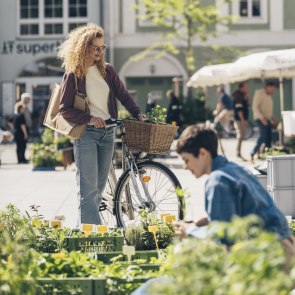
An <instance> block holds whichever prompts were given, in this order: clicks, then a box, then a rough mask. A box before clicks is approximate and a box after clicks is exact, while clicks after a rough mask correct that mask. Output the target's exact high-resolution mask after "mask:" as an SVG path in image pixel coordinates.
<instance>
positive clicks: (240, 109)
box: [232, 82, 249, 160]
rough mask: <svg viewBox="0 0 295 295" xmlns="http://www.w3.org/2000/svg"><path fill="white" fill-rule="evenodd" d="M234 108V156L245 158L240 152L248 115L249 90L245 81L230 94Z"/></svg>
mask: <svg viewBox="0 0 295 295" xmlns="http://www.w3.org/2000/svg"><path fill="white" fill-rule="evenodd" d="M232 97H233V108H234V120H235V121H234V126H235V129H236V131H237V140H238V142H237V148H236V156H237V157H238V158H241V159H242V160H245V158H244V157H243V156H242V154H241V148H242V142H243V140H244V138H245V135H246V131H247V125H248V116H249V90H248V85H247V83H246V82H241V83H239V85H238V89H237V90H236V91H235V92H234V93H233V94H232Z"/></svg>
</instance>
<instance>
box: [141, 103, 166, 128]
mask: <svg viewBox="0 0 295 295" xmlns="http://www.w3.org/2000/svg"><path fill="white" fill-rule="evenodd" d="M166 117H167V109H166V108H162V107H160V106H159V105H156V106H155V107H153V108H152V110H151V111H150V112H147V113H146V118H147V119H148V120H149V121H150V122H151V123H156V124H158V123H165V122H166Z"/></svg>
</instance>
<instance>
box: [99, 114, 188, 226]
mask: <svg viewBox="0 0 295 295" xmlns="http://www.w3.org/2000/svg"><path fill="white" fill-rule="evenodd" d="M106 123H107V125H108V127H109V126H114V127H117V126H118V127H119V128H120V133H121V138H122V169H123V172H122V174H121V176H120V177H119V179H117V177H116V173H115V168H114V165H111V169H110V172H109V177H108V181H107V184H106V188H105V190H104V193H103V200H102V202H101V205H100V207H99V212H100V217H101V221H102V224H107V225H108V226H109V227H112V226H114V227H116V226H119V227H126V226H128V225H129V224H131V223H138V222H139V221H140V211H141V210H146V211H147V212H149V213H150V212H155V213H157V214H162V213H167V214H170V215H174V216H175V217H176V219H183V215H184V201H183V198H182V197H179V196H178V195H177V193H176V189H177V188H180V189H181V184H180V182H179V180H178V179H177V177H176V176H175V174H174V173H173V172H172V171H171V170H170V169H169V168H168V167H167V166H165V165H164V164H162V163H159V162H154V161H150V160H144V159H142V153H141V152H131V151H130V150H129V149H128V146H127V144H126V138H125V128H124V125H123V123H122V120H121V119H109V120H107V121H106ZM115 221H116V222H115Z"/></svg>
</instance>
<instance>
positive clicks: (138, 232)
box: [125, 210, 175, 250]
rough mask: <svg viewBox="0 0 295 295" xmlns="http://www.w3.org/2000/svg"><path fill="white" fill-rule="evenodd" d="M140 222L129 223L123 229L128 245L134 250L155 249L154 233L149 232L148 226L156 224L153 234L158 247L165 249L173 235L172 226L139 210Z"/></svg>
mask: <svg viewBox="0 0 295 295" xmlns="http://www.w3.org/2000/svg"><path fill="white" fill-rule="evenodd" d="M140 215H141V222H140V224H134V225H129V226H128V227H127V228H126V230H125V239H126V242H127V244H128V245H131V246H135V249H136V250H156V242H155V238H154V235H153V234H152V233H151V232H149V230H148V228H149V226H157V228H158V231H157V232H156V234H155V237H156V239H157V244H158V247H159V249H165V248H166V247H167V246H169V245H170V244H171V242H172V239H173V238H174V237H175V231H174V226H173V225H172V224H170V223H167V222H165V221H162V220H159V219H158V218H157V217H156V216H155V215H154V214H152V213H150V214H148V213H147V212H146V211H144V210H142V211H141V212H140Z"/></svg>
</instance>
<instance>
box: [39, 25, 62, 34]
mask: <svg viewBox="0 0 295 295" xmlns="http://www.w3.org/2000/svg"><path fill="white" fill-rule="evenodd" d="M62 28H63V25H62V24H45V30H44V32H45V35H54V34H56V35H60V34H62V33H63V29H62Z"/></svg>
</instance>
